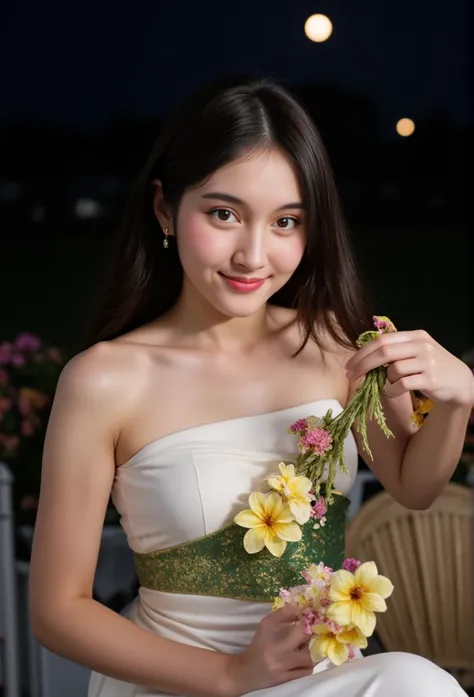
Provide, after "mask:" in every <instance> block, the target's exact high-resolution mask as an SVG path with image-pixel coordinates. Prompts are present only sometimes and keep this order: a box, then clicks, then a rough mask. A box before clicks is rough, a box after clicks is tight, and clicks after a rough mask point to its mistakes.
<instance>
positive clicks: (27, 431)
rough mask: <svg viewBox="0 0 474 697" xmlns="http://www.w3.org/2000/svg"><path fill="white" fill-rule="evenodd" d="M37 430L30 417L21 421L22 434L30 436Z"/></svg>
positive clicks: (26, 436)
mask: <svg viewBox="0 0 474 697" xmlns="http://www.w3.org/2000/svg"><path fill="white" fill-rule="evenodd" d="M34 432H35V427H34V424H33V423H32V422H31V421H29V420H28V419H23V421H22V422H21V435H22V436H25V438H29V437H30V436H32V435H33V433H34Z"/></svg>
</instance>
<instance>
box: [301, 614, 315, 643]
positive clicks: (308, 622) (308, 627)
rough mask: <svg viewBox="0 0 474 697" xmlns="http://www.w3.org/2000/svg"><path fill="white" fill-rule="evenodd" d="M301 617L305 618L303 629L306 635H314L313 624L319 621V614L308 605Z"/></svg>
mask: <svg viewBox="0 0 474 697" xmlns="http://www.w3.org/2000/svg"><path fill="white" fill-rule="evenodd" d="M301 619H302V620H303V630H304V633H305V634H306V636H312V634H313V625H314V624H316V622H317V621H318V616H317V614H316V613H315V612H314V610H312V609H311V608H310V607H306V608H305V609H304V610H303V612H302V613H301Z"/></svg>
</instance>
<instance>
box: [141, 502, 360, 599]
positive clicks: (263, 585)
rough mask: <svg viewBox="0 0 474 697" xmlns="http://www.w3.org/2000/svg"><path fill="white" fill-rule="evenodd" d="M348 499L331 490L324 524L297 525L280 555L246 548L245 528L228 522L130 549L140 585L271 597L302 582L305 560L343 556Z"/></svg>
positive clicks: (338, 560)
mask: <svg viewBox="0 0 474 697" xmlns="http://www.w3.org/2000/svg"><path fill="white" fill-rule="evenodd" d="M348 505H349V500H348V499H347V498H346V497H344V496H340V495H337V496H334V503H332V504H331V505H330V506H329V507H328V510H327V513H326V516H325V517H326V523H325V525H324V527H320V528H319V529H317V530H315V529H314V528H313V525H314V522H316V521H314V520H310V521H309V522H308V523H306V524H305V525H303V526H302V533H303V537H302V539H301V541H300V542H289V543H288V545H287V547H286V550H285V552H284V553H283V555H282V556H281V557H274V556H273V555H272V554H270V552H268V550H266V549H264V550H262V551H261V552H258V553H257V554H248V553H247V552H246V551H245V549H244V547H243V537H244V534H245V530H243V529H242V527H240V526H238V525H236V524H235V523H233V524H232V525H229V526H228V527H225V528H222V529H221V530H217V531H216V532H213V533H211V534H210V535H205V536H204V537H200V538H198V539H196V540H192V541H191V542H185V543H184V544H180V545H176V546H175V547H168V548H167V549H162V550H157V551H155V552H148V553H146V554H138V553H136V554H135V555H134V558H135V568H136V570H137V574H138V579H139V581H140V585H141V586H143V587H144V588H148V589H150V590H155V591H164V592H167V593H184V594H189V595H207V596H215V597H221V598H235V599H238V600H248V601H272V600H273V599H274V597H275V596H276V595H278V592H279V590H280V588H289V587H291V586H295V585H299V584H301V583H304V580H303V578H302V576H301V571H303V570H304V569H305V568H306V567H307V566H309V565H310V564H319V562H321V561H322V562H324V564H325V565H326V566H330V567H331V568H333V569H338V568H340V567H341V565H342V562H343V561H344V533H345V527H346V513H347V507H348Z"/></svg>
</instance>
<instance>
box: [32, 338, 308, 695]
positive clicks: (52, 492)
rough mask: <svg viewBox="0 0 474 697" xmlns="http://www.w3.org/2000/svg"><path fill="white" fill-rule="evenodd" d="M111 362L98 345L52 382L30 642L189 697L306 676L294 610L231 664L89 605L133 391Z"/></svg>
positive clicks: (108, 349)
mask: <svg viewBox="0 0 474 697" xmlns="http://www.w3.org/2000/svg"><path fill="white" fill-rule="evenodd" d="M116 355H117V354H116V353H114V347H112V346H107V345H99V346H96V347H94V348H93V349H91V350H89V351H88V352H86V353H85V354H82V355H80V356H78V357H77V358H75V359H74V360H73V361H71V363H69V364H68V366H67V367H66V368H65V370H64V371H63V374H62V375H61V378H60V380H59V383H58V388H57V391H56V396H55V400H54V404H53V409H52V413H51V418H50V422H49V425H48V431H47V436H46V442H45V449H44V458H43V471H42V483H41V495H40V502H39V509H38V517H37V522H36V527H35V535H34V544H33V552H32V560H31V576H30V613H31V621H32V626H33V631H34V634H35V636H36V638H37V639H38V641H39V642H40V643H41V644H43V645H44V646H46V647H47V648H48V649H49V650H51V651H52V652H54V653H56V654H59V655H61V656H64V657H66V658H68V659H70V660H72V661H75V662H76V663H79V664H83V665H85V666H87V667H89V668H91V669H92V670H95V671H98V672H99V673H103V674H105V675H109V676H111V677H114V678H116V679H118V680H123V681H125V682H129V683H135V684H138V685H146V686H149V687H152V688H153V689H156V690H160V691H163V692H171V693H175V694H182V695H189V697H204V696H205V697H214V696H215V697H234V696H236V695H240V694H243V693H245V692H249V691H251V690H255V689H257V688H258V687H265V686H267V685H270V684H278V683H280V682H286V681H287V680H289V679H291V678H292V677H298V676H299V675H301V674H308V672H310V671H309V666H308V665H307V655H306V652H305V657H304V660H305V661H306V663H305V662H304V661H303V663H304V668H303V666H302V665H300V664H301V662H302V660H303V657H302V655H301V652H298V655H297V656H293V653H294V651H293V650H292V646H293V644H295V642H296V641H297V639H299V643H301V636H300V634H299V632H301V629H300V628H299V627H297V628H295V627H293V626H292V624H291V622H292V621H293V620H294V619H295V618H294V617H293V615H292V614H291V612H290V613H289V614H288V613H287V614H286V615H285V614H284V613H283V614H281V615H280V617H277V618H275V617H273V618H272V617H269V618H268V619H267V621H266V622H265V620H264V622H263V623H262V627H263V628H262V629H261V631H260V632H257V635H262V633H263V635H264V636H263V639H262V636H260V638H259V637H258V636H257V635H256V640H257V644H258V645H257V646H254V647H253V650H252V651H250V652H249V651H246V652H244V654H241V655H240V656H233V655H228V654H223V653H218V652H215V651H208V650H206V649H199V648H195V647H190V646H187V645H185V644H181V643H177V642H174V641H170V640H168V639H163V638H160V637H158V636H156V635H154V634H153V633H151V632H149V631H147V630H144V629H141V628H139V627H138V626H136V625H135V624H133V623H132V622H131V621H130V620H128V619H126V618H124V617H122V616H120V615H118V614H117V613H115V612H113V611H112V610H109V609H108V608H106V607H105V606H103V605H101V604H100V603H98V602H96V601H95V600H93V598H92V589H93V581H94V574H95V569H96V564H97V557H98V553H99V547H100V540H101V534H102V526H103V521H104V516H105V511H106V507H107V503H108V500H109V495H110V491H111V487H112V483H113V479H114V473H115V464H114V450H115V443H116V441H117V436H118V433H119V431H120V423H123V420H122V419H123V415H124V413H125V411H124V410H126V409H127V394H130V393H131V390H130V389H127V384H126V383H128V387H130V386H131V385H133V381H131V380H129V379H127V370H128V369H129V367H128V366H126V365H124V364H123V362H122V365H120V362H117V361H116ZM129 365H130V364H129ZM273 615H274V616H275V615H279V613H273ZM280 625H281V626H280ZM287 625H288V629H287V631H283V633H282V627H283V628H284V627H286V626H287ZM290 627H291V629H290ZM275 628H277V629H278V628H279V630H280V631H279V634H278V637H279V638H278V641H277V644H278V646H280V645H281V651H282V652H284V653H285V657H284V659H283V660H280V659H282V656H280V658H279V659H278V660H276V659H275V656H276V653H275V650H274V648H273V647H274V644H275V641H274V640H273V639H272V638H271V637H270V635H269V632H270V634H272V632H273V631H274V630H275ZM265 637H266V639H265ZM282 637H286V639H285V641H284V642H283V644H282ZM290 638H292V642H291V641H290ZM254 643H255V642H254ZM260 644H261V645H262V647H263V648H259V646H260ZM267 646H268V647H269V648H267ZM295 646H296V644H295ZM262 652H263V653H264V654H265V655H264V656H262V655H261V654H262ZM267 653H268V654H269V655H268V657H267V656H266V654H267ZM277 653H278V651H277ZM292 657H293V658H292ZM267 658H268V660H267ZM267 664H268V665H267ZM301 671H303V673H302V672H301Z"/></svg>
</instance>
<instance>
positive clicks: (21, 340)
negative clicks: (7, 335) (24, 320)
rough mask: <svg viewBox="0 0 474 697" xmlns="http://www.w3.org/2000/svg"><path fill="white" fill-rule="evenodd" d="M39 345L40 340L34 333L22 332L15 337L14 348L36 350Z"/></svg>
mask: <svg viewBox="0 0 474 697" xmlns="http://www.w3.org/2000/svg"><path fill="white" fill-rule="evenodd" d="M40 347H41V340H40V339H39V337H37V336H35V334H29V333H28V332H23V333H22V334H19V335H18V336H17V338H16V339H15V348H17V349H18V350H19V351H37V350H38V349H39V348H40Z"/></svg>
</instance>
